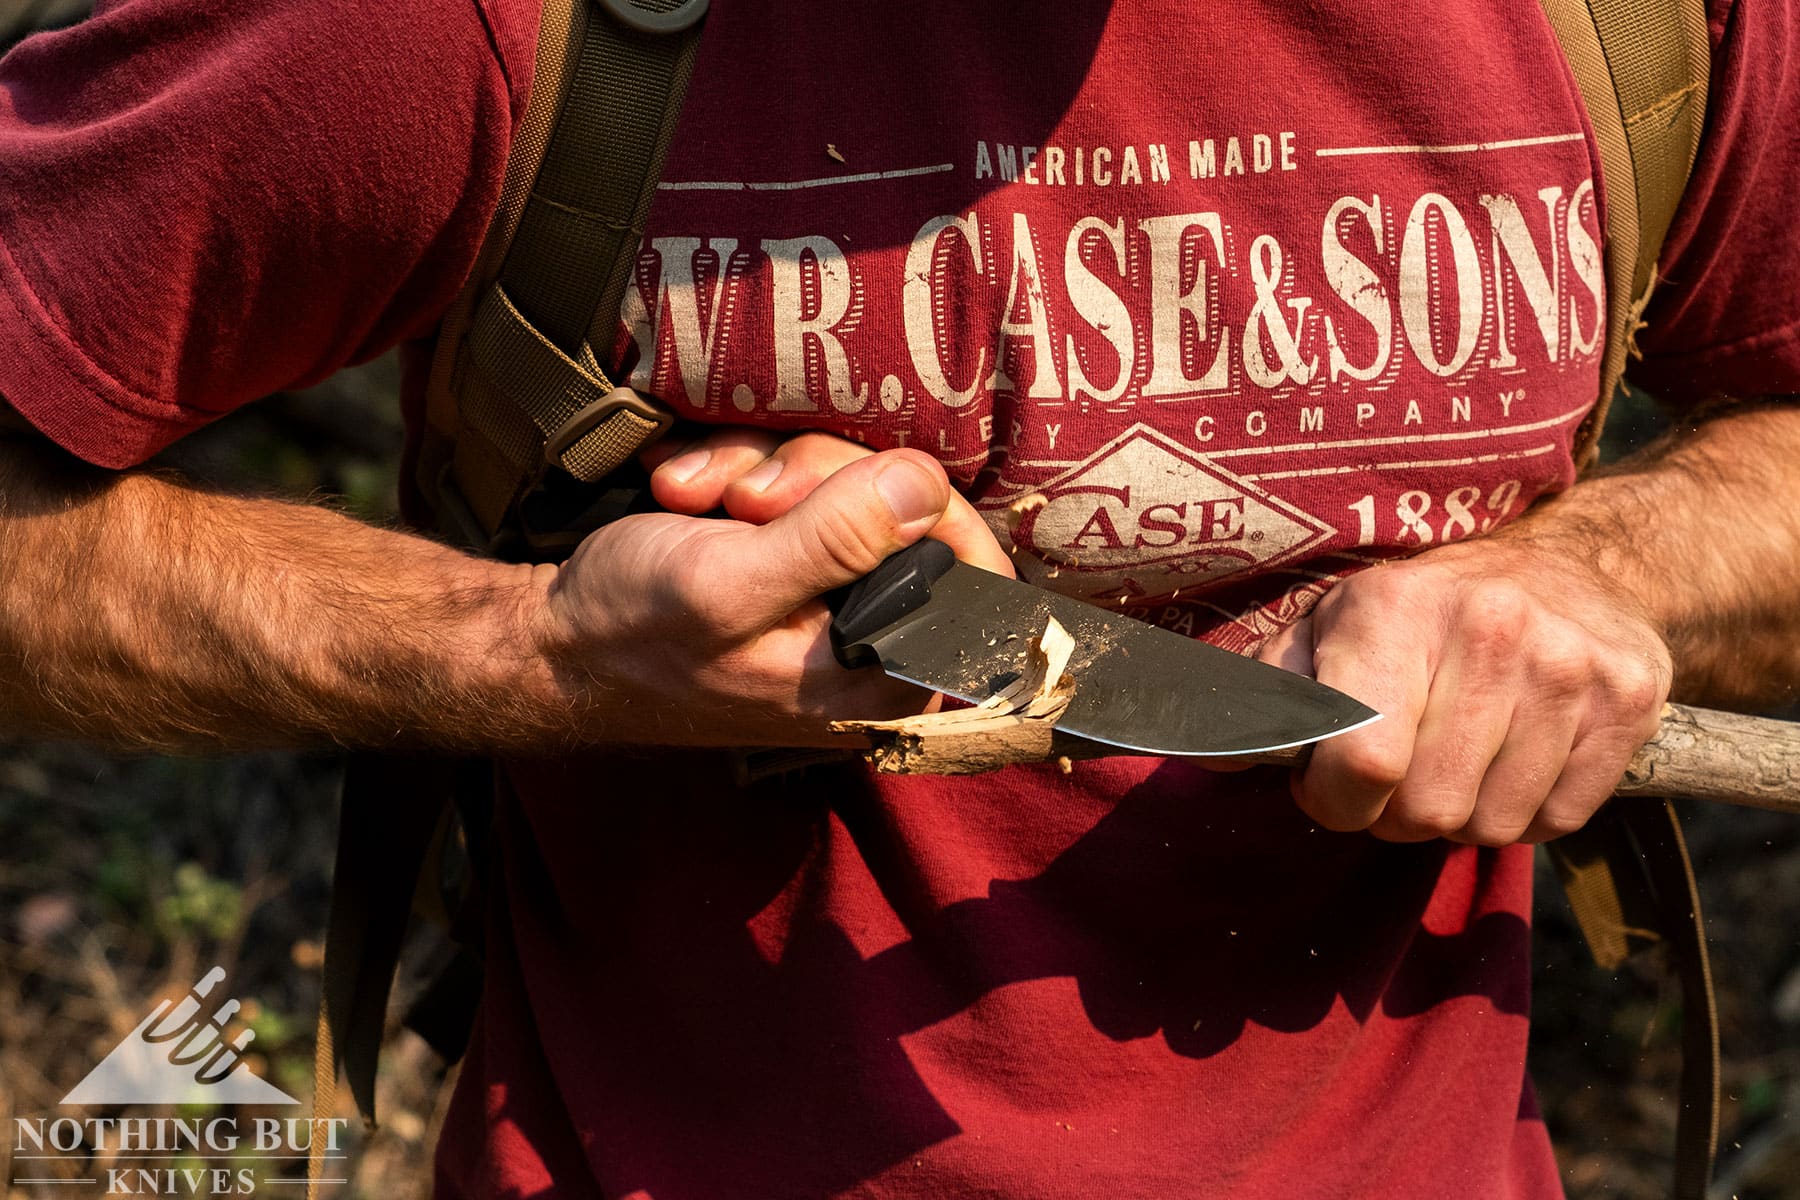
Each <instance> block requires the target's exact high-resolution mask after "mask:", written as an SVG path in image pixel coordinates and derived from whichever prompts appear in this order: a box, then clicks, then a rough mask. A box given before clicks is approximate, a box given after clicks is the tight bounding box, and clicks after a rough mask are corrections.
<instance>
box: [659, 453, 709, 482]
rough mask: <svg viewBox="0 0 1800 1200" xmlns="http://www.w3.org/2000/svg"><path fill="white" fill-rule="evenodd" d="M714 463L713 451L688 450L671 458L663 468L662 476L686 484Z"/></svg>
mask: <svg viewBox="0 0 1800 1200" xmlns="http://www.w3.org/2000/svg"><path fill="white" fill-rule="evenodd" d="M711 461H712V451H711V450H686V451H683V452H682V453H680V454H677V455H676V456H675V457H674V458H671V459H670V460H669V461H668V462H666V463H664V464H663V465H662V467H661V474H663V475H664V476H666V477H667V478H669V479H671V480H673V481H674V482H676V483H686V482H687V481H688V480H690V479H692V478H693V477H694V476H696V475H698V474H699V473H700V472H701V471H703V470H705V469H706V464H707V463H709V462H711Z"/></svg>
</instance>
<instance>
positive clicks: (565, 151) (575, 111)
mask: <svg viewBox="0 0 1800 1200" xmlns="http://www.w3.org/2000/svg"><path fill="white" fill-rule="evenodd" d="M706 8H707V0H544V3H543V6H542V14H541V17H540V21H539V32H538V42H537V51H536V59H535V66H534V75H533V82H532V88H531V98H530V101H529V105H528V107H527V110H526V114H525V119H524V121H523V123H522V124H521V126H520V129H519V133H518V136H517V137H516V138H515V140H514V143H513V146H512V148H511V151H510V153H509V156H508V159H507V164H506V173H505V178H504V182H503V184H502V189H501V198H500V203H499V206H498V208H497V210H496V211H495V214H494V218H493V221H492V223H491V225H490V227H489V231H488V235H487V239H486V241H485V242H484V243H483V245H482V249H481V251H480V253H479V255H478V256H477V259H476V262H475V266H474V267H473V269H472V270H471V273H470V278H469V280H468V282H467V283H465V285H464V287H463V290H462V292H461V294H460V295H459V296H458V298H457V300H456V302H455V304H454V305H453V306H452V307H451V309H450V310H449V311H448V312H447V313H446V315H445V317H444V320H443V322H442V323H441V325H440V327H439V333H438V343H437V348H436V351H435V353H434V357H433V360H432V369H431V375H430V379H429V382H428V384H427V392H426V396H427V400H426V427H425V431H424V438H423V443H422V445H421V454H420V474H419V478H418V482H419V484H420V488H421V491H422V493H423V494H424V495H425V497H426V498H427V499H428V500H429V501H431V502H432V503H433V504H434V505H435V506H436V508H437V510H438V513H439V518H440V524H442V525H443V526H444V527H445V529H446V532H451V533H453V534H455V535H456V536H458V537H459V538H461V540H463V541H465V542H467V543H469V544H472V545H476V546H478V547H482V548H487V549H494V548H495V547H496V539H497V538H499V537H500V536H502V535H503V534H504V532H505V531H506V530H507V528H508V526H509V523H516V521H517V518H518V506H519V502H520V500H521V498H522V497H524V496H525V495H526V493H527V492H529V491H530V490H531V489H532V488H533V487H534V486H536V485H537V484H538V483H539V482H540V481H541V480H543V479H544V477H545V476H546V475H547V474H551V473H554V472H558V471H560V472H563V473H565V474H566V475H567V476H568V477H572V478H573V479H575V480H579V481H581V482H584V483H586V482H591V481H593V480H596V479H599V478H600V477H601V476H603V475H606V474H607V473H608V472H610V471H612V470H613V469H614V468H616V467H617V466H619V465H620V464H621V463H623V462H624V461H625V460H627V459H628V458H630V457H631V456H632V455H633V454H635V453H636V452H637V450H638V449H639V448H641V447H642V446H644V445H646V444H648V443H649V442H650V441H651V440H652V439H653V438H654V437H656V436H657V435H658V434H660V433H661V432H662V431H664V430H665V429H667V428H668V427H669V425H670V424H672V423H673V417H672V415H671V414H670V413H668V412H667V411H666V410H664V409H663V408H661V407H660V406H659V405H656V404H655V403H653V402H651V401H648V400H645V399H642V398H640V397H638V396H637V395H636V394H634V393H632V392H630V391H629V390H628V389H617V388H614V387H613V385H612V383H611V382H610V380H609V379H608V377H607V374H606V371H605V370H604V369H603V367H602V366H601V360H602V359H603V358H604V357H609V356H610V353H611V349H612V344H611V338H612V336H613V333H614V330H615V329H616V325H617V320H618V313H619V307H620V302H621V300H622V298H623V296H624V292H625V288H626V286H627V284H628V283H629V281H630V277H631V272H632V268H633V265H634V263H635V262H636V258H637V252H638V247H639V244H640V243H641V241H642V238H643V229H644V224H645V218H646V217H647V215H648V213H649V209H650V204H651V201H652V200H653V199H654V197H655V193H656V185H657V182H658V180H659V179H660V178H661V174H662V160H663V156H664V154H665V152H666V151H667V150H668V146H669V141H670V139H671V137H672V135H673V132H674V128H675V124H676V121H677V120H678V118H679V115H680V111H681V104H682V100H683V98H684V95H685V93H686V89H687V79H688V75H689V72H690V71H691V69H692V67H693V60H694V54H695V51H696V48H697V46H698V42H699V36H700V23H701V19H702V18H703V17H704V16H705V13H706ZM590 339H600V340H599V343H598V347H597V348H596V345H595V344H594V343H593V342H592V341H590ZM451 773H452V771H451V768H450V766H449V765H448V764H447V763H445V762H442V761H432V760H425V761H419V760H407V759H393V758H383V757H380V756H372V755H355V756H352V758H351V761H350V766H349V768H348V770H347V772H346V778H345V787H344V795H343V799H342V804H341V815H340V830H339V837H338V856H337V863H336V868H335V875H334V878H333V886H332V903H331V916H330V919H329V923H328V929H327V935H326V948H325V967H324V976H325V978H324V984H323V989H322V992H323V996H322V999H321V1004H320V1012H319V1022H318V1030H317V1042H316V1045H315V1053H314V1091H313V1118H314V1122H315V1124H314V1129H315V1131H322V1130H324V1129H326V1128H328V1127H327V1126H325V1125H322V1124H319V1122H322V1121H326V1120H329V1119H330V1118H331V1116H332V1114H333V1113H334V1112H335V1109H336V1098H337V1078H338V1069H339V1065H340V1064H342V1066H343V1067H344V1069H345V1073H346V1075H347V1077H348V1080H349V1082H350V1086H351V1091H352V1093H353V1094H354V1097H355V1101H356V1107H357V1109H358V1111H359V1112H360V1113H361V1114H362V1116H363V1119H364V1120H365V1121H366V1122H367V1123H368V1124H370V1125H371V1126H372V1125H373V1124H374V1120H375V1088H374V1081H375V1064H376V1056H377V1054H378V1052H379V1050H380V1044H381V1038H382V1034H383V1032H384V1030H385V1023H386V1011H387V1001H388V995H389V991H390V989H391V986H392V982H393V977H394V969H395V966H396V964H397V962H398V958H399V951H400V942H401V938H402V935H403V933H404V929H405V925H406V922H407V919H408V917H409V914H410V913H411V912H412V910H413V908H414V907H415V905H414V901H415V896H416V895H417V894H418V892H419V883H420V875H421V871H422V870H425V869H426V868H427V864H428V863H429V861H430V859H431V857H432V855H433V852H434V847H435V846H436V845H437V844H439V843H441V841H442V839H443V838H444V837H445V836H446V831H447V830H449V829H450V828H451V825H450V822H449V820H448V812H449V805H450V801H451V797H452V794H453V792H454V787H453V785H452V783H451V782H450V781H449V779H448V776H449V775H450V774H451ZM428 873H429V872H428ZM432 882H433V883H434V884H435V880H433V881H432ZM427 890H429V889H427ZM324 1147H325V1138H324V1137H323V1136H322V1135H321V1136H315V1137H314V1139H313V1146H312V1149H313V1153H312V1154H311V1155H310V1156H309V1161H308V1163H307V1197H308V1200H316V1197H317V1195H318V1191H319V1187H320V1184H321V1183H322V1182H323V1175H322V1172H323V1168H324V1165H325V1164H324V1156H323V1150H324Z"/></svg>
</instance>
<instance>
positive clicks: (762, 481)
mask: <svg viewBox="0 0 1800 1200" xmlns="http://www.w3.org/2000/svg"><path fill="white" fill-rule="evenodd" d="M783 465H784V464H783V463H782V461H781V460H780V459H779V458H765V459H763V461H762V465H760V466H758V467H757V468H755V469H754V470H751V471H746V472H744V474H743V475H742V476H741V477H740V478H739V479H738V486H739V487H746V488H749V489H750V490H751V491H753V492H760V491H762V490H763V489H764V488H767V487H768V486H769V485H770V484H771V483H774V482H775V477H776V476H777V475H780V474H781V468H782V466H783Z"/></svg>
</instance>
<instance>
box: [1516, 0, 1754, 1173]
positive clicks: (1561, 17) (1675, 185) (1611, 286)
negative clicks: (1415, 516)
mask: <svg viewBox="0 0 1800 1200" xmlns="http://www.w3.org/2000/svg"><path fill="white" fill-rule="evenodd" d="M1540 2H1541V3H1542V5H1543V8H1544V12H1545V14H1546V16H1548V17H1549V20H1550V24H1551V27H1552V28H1553V29H1554V30H1555V31H1556V36H1557V40H1558V41H1560V42H1561V43H1562V47H1563V52H1564V54H1565V55H1566V56H1567V58H1568V60H1569V67H1570V69H1571V71H1572V72H1573V74H1574V76H1575V82H1576V85H1577V87H1578V88H1579V89H1580V92H1581V98H1582V101H1583V102H1584V104H1585V105H1586V107H1587V111H1588V118H1589V120H1590V121H1591V122H1592V123H1593V127H1594V139H1595V142H1596V144H1597V145H1598V148H1599V153H1600V169H1601V176H1602V179H1601V182H1602V184H1603V185H1604V187H1605V193H1606V208H1605V211H1606V231H1605V244H1606V282H1607V308H1606V345H1605V351H1604V354H1603V357H1602V358H1601V363H1600V395H1599V399H1598V402H1597V403H1596V404H1595V406H1594V409H1593V411H1592V412H1591V413H1590V414H1589V415H1588V417H1587V419H1586V421H1584V422H1583V424H1582V426H1581V428H1580V429H1579V430H1578V431H1577V433H1576V437H1575V462H1576V465H1577V466H1578V467H1581V468H1584V469H1585V468H1586V467H1588V466H1590V465H1592V463H1593V461H1594V459H1595V457H1596V454H1597V452H1598V447H1599V439H1600V428H1601V425H1602V423H1603V422H1604V421H1605V419H1606V412H1607V408H1608V407H1609V405H1610V404H1611V401H1612V398H1613V396H1614V394H1615V393H1616V392H1617V390H1618V388H1619V386H1620V383H1621V381H1622V380H1623V378H1624V374H1625V365H1626V361H1627V359H1628V357H1630V356H1632V355H1634V354H1635V353H1636V347H1635V345H1634V339H1635V337H1636V334H1637V331H1638V330H1639V329H1640V328H1641V327H1642V326H1641V318H1642V315H1643V312H1644V308H1645V306H1646V305H1647V304H1648V302H1649V299H1650V290H1651V288H1652V287H1653V286H1654V284H1655V281H1656V260H1657V256H1658V254H1659V253H1660V252H1661V250H1662V245H1663V240H1664V238H1665V237H1666V236H1667V235H1668V232H1669V226H1670V224H1671V223H1672V222H1673V221H1674V219H1675V211H1676V209H1677V207H1678V206H1679V205H1680V203H1681V196H1682V192H1683V191H1684V190H1685V188H1686V186H1687V179H1688V174H1689V172H1690V171H1691V170H1692V169H1693V163H1694V158H1695V156H1696V155H1697V154H1698V152H1699V148H1700V137H1701V133H1702V130H1703V127H1704V124H1705V120H1706V94H1707V80H1708V73H1709V68H1710V63H1711V39H1710V36H1709V34H1708V30H1707V22H1706V6H1705V3H1704V0H1540ZM1548 849H1549V853H1550V858H1551V861H1552V862H1553V863H1554V864H1555V866H1556V869H1557V873H1558V875H1559V876H1560V878H1561V880H1562V883H1563V890H1564V892H1565V893H1566V894H1567V896H1568V899H1569V907H1570V909H1571V910H1572V911H1573V913H1574V914H1575V919H1576V922H1577V923H1578V924H1579V925H1580V926H1581V931H1582V936H1583V937H1584V938H1585V939H1586V940H1587V944H1588V949H1589V950H1590V951H1591V952H1592V953H1593V955H1594V959H1595V961H1596V962H1597V963H1599V964H1600V966H1601V967H1603V968H1605V969H1608V970H1612V969H1616V968H1617V967H1618V966H1620V965H1621V964H1622V963H1623V962H1624V960H1625V959H1626V958H1627V957H1628V956H1629V955H1630V954H1632V953H1634V952H1636V951H1638V950H1640V949H1646V948H1649V947H1652V946H1661V947H1663V948H1664V950H1665V952H1666V953H1667V955H1668V959H1669V963H1668V965H1669V966H1670V967H1671V968H1672V969H1673V971H1674V972H1675V974H1676V976H1677V977H1678V979H1679V980H1680V983H1681V990H1682V1065H1681V1085H1680V1115H1679V1118H1678V1121H1677V1128H1676V1135H1675V1178H1674V1184H1673V1187H1672V1189H1671V1193H1670V1194H1671V1195H1672V1196H1674V1197H1675V1198H1676V1200H1704V1197H1705V1195H1706V1189H1707V1184H1708V1182H1709V1180H1710V1179H1711V1176H1712V1164H1713V1156H1714V1154H1715V1153H1716V1150H1717V1143H1718V1112H1719V1033H1718V1012H1717V1008H1716V1005H1715V1002H1714V998H1713V990H1712V975H1711V968H1710V965H1709V963H1708V960H1707V953H1706V938H1705V933H1704V928H1703V925H1702V921H1701V913H1700V897H1699V892H1698V890H1697V888H1696V887H1695V884H1694V875H1693V868H1692V865H1691V864H1690V863H1689V861H1688V856H1687V849H1686V846H1685V844H1684V842H1683V840H1682V837H1681V827H1680V823H1679V821H1678V819H1677V817H1676V814H1675V811H1674V809H1673V808H1671V807H1669V806H1668V805H1667V804H1666V803H1665V804H1660V805H1659V804H1647V803H1644V802H1642V801H1634V802H1632V803H1630V804H1620V803H1614V804H1611V805H1608V806H1607V807H1606V808H1604V809H1602V810H1601V811H1600V812H1599V813H1598V814H1596V815H1595V818H1594V819H1593V820H1592V821H1590V822H1589V823H1588V826H1587V828H1585V829H1583V830H1581V831H1580V832H1579V833H1576V834H1572V835H1570V836H1568V837H1565V838H1561V839H1559V840H1558V841H1556V842H1553V843H1551V844H1550V846H1549V847H1548Z"/></svg>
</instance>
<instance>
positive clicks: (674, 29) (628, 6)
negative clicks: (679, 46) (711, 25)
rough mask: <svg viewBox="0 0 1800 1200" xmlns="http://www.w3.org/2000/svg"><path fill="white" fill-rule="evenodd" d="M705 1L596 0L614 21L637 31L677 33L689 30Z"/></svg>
mask: <svg viewBox="0 0 1800 1200" xmlns="http://www.w3.org/2000/svg"><path fill="white" fill-rule="evenodd" d="M707 4H708V0H676V2H675V4H674V6H673V7H669V6H667V5H666V4H661V5H657V6H655V7H652V6H650V5H648V4H645V3H644V2H643V0H600V7H601V8H603V9H605V10H606V11H607V12H608V13H609V14H611V16H612V17H613V19H614V20H616V21H618V22H619V24H621V25H623V26H625V27H626V28H627V29H635V30H637V31H638V32H639V33H680V32H681V31H682V30H684V29H692V28H693V27H694V26H696V25H698V24H699V23H700V18H702V17H704V16H705V15H706V9H707Z"/></svg>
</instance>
